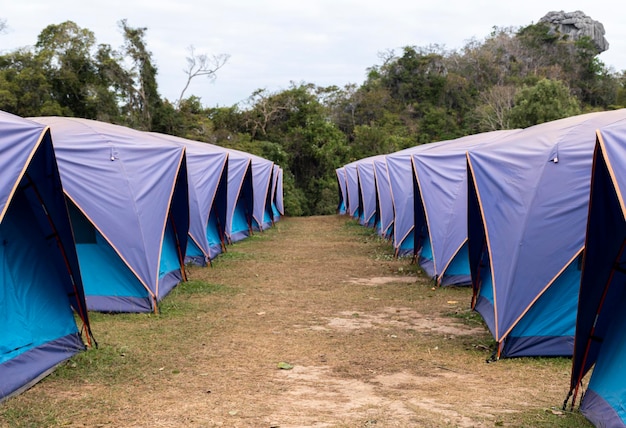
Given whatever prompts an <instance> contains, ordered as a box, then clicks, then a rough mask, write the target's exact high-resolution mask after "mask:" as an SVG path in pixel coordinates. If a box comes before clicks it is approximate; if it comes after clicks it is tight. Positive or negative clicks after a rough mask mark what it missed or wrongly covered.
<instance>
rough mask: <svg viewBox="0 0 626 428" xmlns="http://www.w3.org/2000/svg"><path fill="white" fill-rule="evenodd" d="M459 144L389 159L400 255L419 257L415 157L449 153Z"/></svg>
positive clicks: (417, 149) (395, 235) (396, 246)
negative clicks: (443, 151) (450, 148)
mask: <svg viewBox="0 0 626 428" xmlns="http://www.w3.org/2000/svg"><path fill="white" fill-rule="evenodd" d="M454 141H455V140H446V141H439V142H435V143H428V144H422V145H419V146H415V147H409V148H408V149H404V150H400V151H398V152H395V153H391V154H388V155H386V156H385V161H386V162H387V175H388V178H389V188H390V191H391V199H392V202H393V211H394V219H393V232H392V235H393V247H394V249H395V252H396V255H408V254H415V252H416V251H420V250H421V249H420V248H419V247H416V246H415V189H414V183H413V181H414V179H413V161H412V158H413V155H414V154H416V153H423V152H429V151H433V150H441V149H442V148H443V150H445V147H448V146H449V145H451V144H452V145H453V144H454Z"/></svg>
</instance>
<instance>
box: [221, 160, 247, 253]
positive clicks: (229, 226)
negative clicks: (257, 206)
mask: <svg viewBox="0 0 626 428" xmlns="http://www.w3.org/2000/svg"><path fill="white" fill-rule="evenodd" d="M226 150H227V151H228V186H227V196H226V199H227V204H226V205H227V209H226V227H225V234H226V240H227V242H228V243H233V242H237V241H240V240H242V239H245V238H247V237H248V236H250V235H251V234H252V211H253V205H254V199H253V191H252V172H251V168H252V166H251V159H250V157H249V156H247V154H245V153H243V152H240V151H237V150H232V149H226Z"/></svg>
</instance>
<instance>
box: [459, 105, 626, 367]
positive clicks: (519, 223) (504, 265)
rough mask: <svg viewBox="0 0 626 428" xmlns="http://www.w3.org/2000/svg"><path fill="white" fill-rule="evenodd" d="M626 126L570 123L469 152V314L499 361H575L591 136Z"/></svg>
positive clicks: (595, 116)
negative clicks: (474, 314)
mask: <svg viewBox="0 0 626 428" xmlns="http://www.w3.org/2000/svg"><path fill="white" fill-rule="evenodd" d="M625 120H626V109H623V110H616V111H610V112H598V113H589V114H585V115H579V116H575V117H569V118H566V119H560V120H555V121H553V122H548V123H543V124H540V125H535V126H532V127H530V128H526V129H523V130H521V131H519V132H516V133H514V134H512V135H510V136H507V137H504V138H503V139H502V140H499V141H498V142H497V143H496V144H487V145H484V146H481V147H479V148H476V149H474V150H471V151H469V152H468V154H467V162H468V174H469V177H468V181H469V184H470V185H469V192H468V239H469V247H468V248H469V257H470V269H471V273H472V286H473V289H474V308H475V309H476V310H477V311H478V312H479V313H480V314H481V315H482V317H483V319H484V320H485V322H486V324H487V326H488V327H489V330H490V331H491V333H492V335H493V337H494V338H495V340H496V342H497V343H498V346H497V350H496V353H495V355H494V356H495V357H496V358H497V357H500V356H508V357H514V356H559V355H560V356H569V355H572V351H573V343H574V330H575V324H576V308H577V303H578V302H577V299H578V289H579V284H580V269H581V259H582V252H583V245H584V237H585V226H586V223H587V211H588V202H589V189H590V187H589V186H590V179H591V165H592V155H593V149H594V144H595V131H596V129H598V128H602V127H604V126H607V125H609V124H613V123H617V122H623V121H625Z"/></svg>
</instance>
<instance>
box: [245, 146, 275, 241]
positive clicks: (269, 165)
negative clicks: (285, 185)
mask: <svg viewBox="0 0 626 428" xmlns="http://www.w3.org/2000/svg"><path fill="white" fill-rule="evenodd" d="M249 156H250V159H251V165H252V188H253V193H254V202H253V209H252V219H253V228H254V230H259V231H263V230H266V229H268V228H270V227H271V226H273V225H274V220H273V217H274V216H273V213H272V205H271V202H272V201H271V197H270V195H271V185H272V173H273V171H274V162H272V161H270V160H267V159H265V158H262V157H260V156H256V155H253V154H250V155H249Z"/></svg>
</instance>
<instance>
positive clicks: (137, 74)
mask: <svg viewBox="0 0 626 428" xmlns="http://www.w3.org/2000/svg"><path fill="white" fill-rule="evenodd" d="M119 25H120V28H121V29H122V32H123V35H124V46H123V50H124V54H125V55H126V57H128V58H129V59H130V61H131V63H132V67H131V70H130V73H131V76H132V77H133V80H134V88H133V91H132V92H131V93H130V98H129V102H128V104H127V106H126V107H127V113H128V118H129V125H130V126H131V127H133V128H137V129H143V130H152V129H153V128H154V125H155V123H158V119H160V117H159V110H160V109H161V108H162V107H163V101H162V100H161V97H160V95H159V92H158V84H157V80H156V76H157V67H156V65H154V64H153V62H152V53H151V52H150V51H149V50H148V47H147V43H146V40H145V38H146V32H147V30H148V29H147V28H141V27H137V28H133V27H130V26H129V25H128V23H127V21H126V20H125V19H123V20H121V21H120V22H119Z"/></svg>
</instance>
